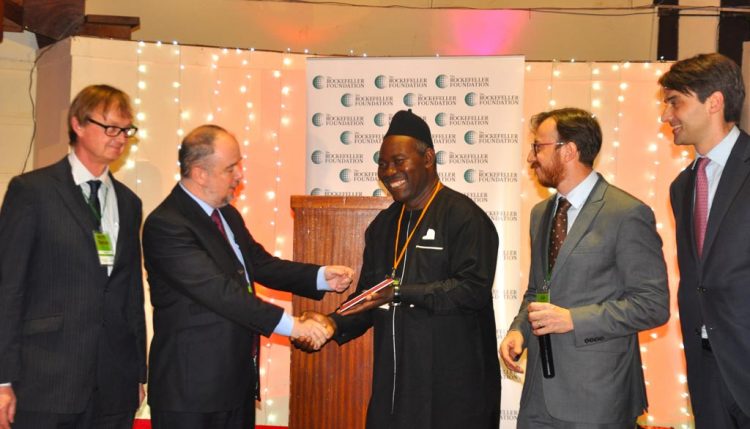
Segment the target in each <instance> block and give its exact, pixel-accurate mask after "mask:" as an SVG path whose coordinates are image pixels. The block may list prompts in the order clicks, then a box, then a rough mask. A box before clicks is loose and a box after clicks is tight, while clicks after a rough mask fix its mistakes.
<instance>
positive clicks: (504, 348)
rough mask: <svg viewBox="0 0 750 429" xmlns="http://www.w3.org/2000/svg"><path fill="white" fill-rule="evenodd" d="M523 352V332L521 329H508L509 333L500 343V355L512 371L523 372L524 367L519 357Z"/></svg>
mask: <svg viewBox="0 0 750 429" xmlns="http://www.w3.org/2000/svg"><path fill="white" fill-rule="evenodd" d="M521 353H523V334H521V332H520V331H515V330H513V331H508V334H507V335H506V336H505V338H503V342H502V343H500V357H501V358H503V362H505V365H506V366H507V367H508V369H510V370H511V371H515V372H518V373H523V368H522V367H521V365H519V364H518V358H519V357H521Z"/></svg>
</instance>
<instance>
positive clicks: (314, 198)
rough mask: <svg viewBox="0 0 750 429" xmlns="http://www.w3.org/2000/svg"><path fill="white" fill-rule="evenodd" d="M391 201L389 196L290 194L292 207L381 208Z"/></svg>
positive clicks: (386, 206) (384, 207) (388, 204)
mask: <svg viewBox="0 0 750 429" xmlns="http://www.w3.org/2000/svg"><path fill="white" fill-rule="evenodd" d="M392 203H393V199H392V198H391V197H350V196H333V195H325V196H321V195H292V198H291V207H292V209H326V208H337V209H359V210H368V209H369V210H383V209H386V208H388V206H390V205H391V204H392Z"/></svg>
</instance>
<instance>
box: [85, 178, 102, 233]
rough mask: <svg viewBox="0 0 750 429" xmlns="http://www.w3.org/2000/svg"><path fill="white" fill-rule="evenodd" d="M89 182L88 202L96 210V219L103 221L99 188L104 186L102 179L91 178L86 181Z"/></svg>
mask: <svg viewBox="0 0 750 429" xmlns="http://www.w3.org/2000/svg"><path fill="white" fill-rule="evenodd" d="M86 183H88V184H89V199H88V201H87V202H88V204H89V207H91V210H93V211H94V216H96V221H97V222H99V223H101V220H102V205H101V203H100V202H99V188H100V187H101V186H102V181H101V180H89V181H88V182H86Z"/></svg>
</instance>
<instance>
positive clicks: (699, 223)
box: [693, 157, 711, 258]
mask: <svg viewBox="0 0 750 429" xmlns="http://www.w3.org/2000/svg"><path fill="white" fill-rule="evenodd" d="M710 161H711V160H710V159H708V158H706V157H701V158H698V162H697V164H698V165H697V167H698V169H697V171H696V174H695V204H694V205H693V228H694V230H695V248H696V250H697V251H698V257H699V258H700V257H702V256H703V240H704V239H705V238H706V224H707V223H708V177H707V176H706V165H708V163H709V162H710Z"/></svg>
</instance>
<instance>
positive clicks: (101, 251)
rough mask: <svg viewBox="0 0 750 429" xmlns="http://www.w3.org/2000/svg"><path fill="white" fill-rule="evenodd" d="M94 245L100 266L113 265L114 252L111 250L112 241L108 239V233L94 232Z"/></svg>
mask: <svg viewBox="0 0 750 429" xmlns="http://www.w3.org/2000/svg"><path fill="white" fill-rule="evenodd" d="M94 245H95V246H96V253H97V254H98V255H99V263H100V264H101V265H105V266H108V267H110V266H112V265H114V264H115V251H114V249H112V240H111V239H110V238H109V233H106V232H102V231H94Z"/></svg>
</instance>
